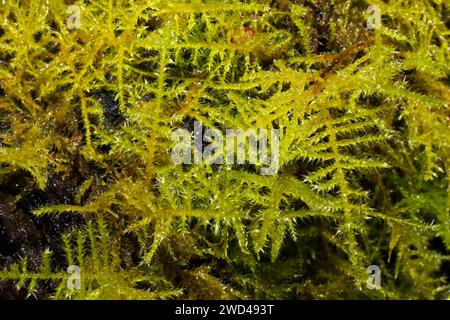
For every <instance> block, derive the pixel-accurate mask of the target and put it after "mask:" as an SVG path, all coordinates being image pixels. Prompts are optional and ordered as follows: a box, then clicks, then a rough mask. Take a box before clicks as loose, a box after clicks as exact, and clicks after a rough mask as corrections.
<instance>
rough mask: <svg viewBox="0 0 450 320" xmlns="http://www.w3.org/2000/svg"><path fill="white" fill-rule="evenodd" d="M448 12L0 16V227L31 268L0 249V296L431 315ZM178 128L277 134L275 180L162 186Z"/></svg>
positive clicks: (13, 0)
mask: <svg viewBox="0 0 450 320" xmlns="http://www.w3.org/2000/svg"><path fill="white" fill-rule="evenodd" d="M370 5H372V6H378V7H377V8H379V12H380V14H381V16H380V17H381V21H380V25H379V28H375V29H372V30H371V29H370V28H369V29H368V28H367V24H366V21H367V19H371V17H370V16H369V14H368V13H367V8H368V7H369V6H370ZM69 6H75V7H72V9H71V10H69V12H68V11H67V9H68V7H69ZM74 8H75V9H74ZM449 10H450V6H449V3H448V1H441V0H425V1H423V0H409V1H398V0H397V1H306V0H305V1H301V0H299V1H290V0H285V1H265V0H260V1H257V0H251V1H238V0H227V1H223V0H217V1H215V0H204V1H201V0H191V1H189V0H170V1H157V0H154V1H153V0H146V1H139V0H134V1H129V0H126V1H125V0H99V1H88V0H86V1H78V2H73V1H70V2H69V1H61V0H52V1H46V0H33V1H31V0H23V1H18V0H8V1H5V0H3V1H1V2H0V21H1V23H2V24H1V27H0V201H3V202H4V204H3V205H2V206H0V208H8V209H5V210H4V209H1V210H2V211H0V214H1V215H2V216H4V217H6V216H7V218H4V219H3V220H0V221H10V220H11V217H12V216H13V215H14V212H16V213H17V214H20V216H27V217H28V219H30V221H31V222H30V223H32V224H33V225H34V228H38V229H39V230H40V236H39V237H40V238H39V239H41V241H42V242H41V244H40V246H41V247H43V249H42V252H43V253H42V257H41V258H37V257H35V256H34V255H33V258H32V259H30V258H31V257H28V261H27V259H26V258H27V256H26V254H25V255H24V254H21V256H19V254H18V253H20V252H22V251H20V250H19V249H17V248H16V249H17V251H16V253H17V254H15V252H13V251H14V250H9V251H8V250H3V249H1V250H2V251H1V252H0V253H1V255H2V256H7V257H9V258H5V259H1V260H0V263H2V267H3V268H2V271H0V278H1V279H3V280H4V281H5V283H8V281H16V283H17V284H18V286H19V287H21V288H24V290H25V291H23V293H24V295H26V294H29V295H34V296H36V297H38V298H49V297H55V298H65V297H67V298H81V299H83V298H111V299H115V298H136V299H138V298H160V299H166V298H203V299H206V298H215V299H228V298H244V299H245V298H275V299H286V298H295V299H301V298H339V297H340V298H342V297H345V298H391V299H397V298H427V299H433V298H448V297H449V295H450V291H449V286H448V262H446V261H448V252H449V251H448V250H449V249H450V219H449V218H450V217H449V205H450V195H449V182H450V162H449V156H450V151H449V150H450V149H449V147H450V129H449V119H450V114H449V101H450V87H449V83H450V53H449V38H450V31H449V30H450V20H449ZM372 12H373V11H372ZM69 15H72V17H75V19H74V20H70V21H69V22H68V21H67V19H68V17H69ZM74 15H75V16H74ZM77 15H78V16H77ZM77 17H79V22H80V25H77V22H78V20H77V19H76V18H77ZM74 23H75V24H74ZM195 121H198V122H201V123H202V124H203V125H204V127H205V128H210V129H218V130H221V131H222V132H225V130H226V129H227V128H242V129H251V128H256V129H260V128H262V129H268V130H270V129H278V130H279V131H280V133H281V137H280V148H279V171H278V172H277V174H276V175H272V176H262V175H260V169H261V167H260V166H259V165H253V164H251V163H247V164H245V165H208V164H205V163H203V164H197V165H176V164H175V163H174V162H173V161H172V160H171V157H170V150H171V149H172V148H173V146H174V142H173V141H172V139H171V133H172V132H173V131H174V130H176V129H180V128H192V127H193V123H194V122H195ZM11 215H12V216H11ZM55 216H60V217H62V218H60V219H62V220H55V219H54V218H53V217H55ZM55 225H56V226H57V227H55ZM2 228H4V229H5V228H6V229H5V230H9V231H11V232H13V230H11V228H12V227H11V224H8V225H4V226H3V227H2ZM31 229H33V228H32V227H30V230H31ZM33 230H34V229H33ZM49 230H52V232H49ZM9 231H8V232H9ZM8 234H9V233H8ZM11 237H13V236H11ZM3 240H5V239H3ZM5 241H7V240H5ZM18 245H19V246H20V244H18ZM45 247H48V249H50V250H51V251H52V252H53V258H51V256H52V255H51V253H50V250H48V249H44V248H45ZM11 248H12V247H11ZM11 248H10V249H11ZM11 260H13V261H11ZM30 260H32V263H30ZM14 261H15V262H16V263H13V262H14ZM374 264H375V265H378V266H380V268H381V272H382V285H381V289H380V290H371V289H368V288H367V285H366V281H367V277H368V274H367V272H366V269H367V267H368V266H370V265H374ZM69 265H78V266H80V267H81V270H82V273H81V288H80V289H79V290H77V289H76V288H75V289H73V288H72V289H70V288H68V287H67V286H66V282H67V280H69V278H70V274H68V273H66V272H65V269H66V268H67V266H69ZM446 268H447V270H446ZM83 270H84V271H83ZM104 275H108V280H107V281H106V280H105V277H104ZM446 277H447V278H446Z"/></svg>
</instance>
